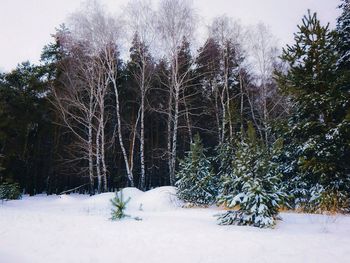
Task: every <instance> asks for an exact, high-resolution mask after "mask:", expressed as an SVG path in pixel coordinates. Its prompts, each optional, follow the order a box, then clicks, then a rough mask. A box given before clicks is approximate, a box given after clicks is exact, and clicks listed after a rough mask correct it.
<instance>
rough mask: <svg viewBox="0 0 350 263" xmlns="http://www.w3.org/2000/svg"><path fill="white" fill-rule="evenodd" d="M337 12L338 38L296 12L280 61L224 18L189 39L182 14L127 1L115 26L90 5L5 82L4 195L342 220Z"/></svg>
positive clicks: (1, 89)
mask: <svg viewBox="0 0 350 263" xmlns="http://www.w3.org/2000/svg"><path fill="white" fill-rule="evenodd" d="M339 8H340V9H341V15H340V16H339V17H338V19H337V24H336V28H335V29H332V28H330V26H329V24H327V23H326V22H327V21H320V20H319V19H318V16H317V14H316V13H313V12H312V11H310V10H305V16H304V17H303V18H301V20H300V24H299V26H298V31H297V32H295V34H294V41H293V43H291V44H289V45H287V46H285V47H284V48H283V49H280V47H279V46H278V44H277V40H276V39H275V37H274V36H273V34H272V32H271V31H270V29H269V27H268V26H266V25H264V24H262V23H260V24H257V25H254V26H246V25H243V24H241V23H240V22H239V21H236V20H235V19H234V18H231V17H229V16H226V15H223V16H219V17H216V18H215V19H213V20H212V22H211V24H210V26H209V27H208V28H207V30H206V32H205V33H198V28H199V23H200V21H199V19H198V15H197V14H196V10H195V9H194V8H193V6H192V5H191V2H189V1H184V0H161V1H160V2H159V4H158V5H157V6H156V7H153V6H152V5H151V4H149V3H148V1H137V0H135V1H130V2H129V4H128V5H127V6H126V8H125V9H124V10H123V12H122V15H121V16H120V17H115V16H113V15H111V14H109V13H108V10H105V9H104V8H103V6H101V5H100V4H99V3H98V2H97V1H88V2H85V4H84V5H83V6H82V7H81V9H79V10H76V11H75V12H74V13H72V14H71V15H70V16H69V17H68V18H67V21H66V22H65V23H64V24H61V25H57V29H56V32H52V37H53V38H52V39H53V40H52V42H51V43H47V45H46V46H45V47H43V49H42V54H41V62H40V63H39V64H32V63H31V62H29V61H27V62H23V63H21V64H19V65H18V66H17V67H16V68H15V69H14V70H12V71H10V72H2V73H0V167H1V168H0V185H2V188H1V186H0V188H1V189H5V188H8V187H10V188H11V187H15V188H17V189H18V190H19V191H20V192H21V193H24V194H29V195H36V194H39V193H46V194H48V195H50V194H60V193H62V192H79V193H89V194H90V195H94V194H97V193H102V192H111V191H115V190H117V189H121V188H124V187H127V186H131V187H137V188H139V189H141V190H149V189H153V188H155V187H158V186H167V185H170V186H177V187H178V195H179V196H180V197H181V198H182V199H183V200H185V201H188V202H191V203H195V204H199V205H203V204H204V205H205V204H211V203H214V202H218V203H220V204H225V205H227V206H228V207H235V206H236V205H237V204H239V205H240V206H241V207H243V208H244V209H247V210H249V209H252V206H254V205H257V204H255V203H254V200H258V199H256V197H257V196H258V197H259V198H261V200H258V201H256V202H258V203H259V204H260V203H264V202H265V203H266V206H267V208H266V213H272V214H273V215H274V214H277V209H278V208H277V206H278V205H280V204H283V206H286V207H289V208H293V209H294V208H295V209H302V210H303V211H311V212H317V211H323V210H326V211H336V212H339V211H341V212H348V211H349V208H350V203H349V200H350V199H349V198H350V3H349V1H348V0H343V1H342V4H341V6H340V7H339ZM23 45H25V43H23ZM240 194H242V195H240ZM242 196H245V197H246V198H243V199H242V198H241V197H242ZM240 198H241V199H240ZM238 199H239V200H238ZM253 199H254V200H253ZM277 203H278V205H277ZM234 216H237V215H234ZM221 220H222V221H221V222H222V223H223V224H226V223H230V222H231V221H230V220H235V219H232V215H230V214H225V215H223V216H222V218H221ZM259 224H260V223H259ZM262 224H270V223H269V222H262Z"/></svg>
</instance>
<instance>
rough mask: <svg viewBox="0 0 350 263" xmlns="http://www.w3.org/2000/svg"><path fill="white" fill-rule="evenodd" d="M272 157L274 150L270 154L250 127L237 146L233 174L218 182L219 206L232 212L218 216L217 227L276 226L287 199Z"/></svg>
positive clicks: (250, 126) (276, 165)
mask: <svg viewBox="0 0 350 263" xmlns="http://www.w3.org/2000/svg"><path fill="white" fill-rule="evenodd" d="M276 150H277V149H276ZM274 155H275V150H273V151H272V152H271V153H270V152H269V151H268V149H267V148H266V147H265V146H264V144H263V143H262V142H259V141H258V140H257V139H256V136H255V131H254V128H253V126H252V125H249V128H248V136H246V138H244V139H243V141H240V142H237V148H236V152H235V155H234V161H233V163H232V173H231V174H227V175H225V176H224V177H223V178H221V179H222V187H223V189H222V190H221V191H220V195H219V197H218V204H220V205H224V206H226V207H227V208H229V209H231V210H229V211H227V212H225V213H223V214H220V215H218V221H219V224H222V225H230V224H236V225H252V226H256V227H272V226H273V225H274V224H275V220H276V219H277V215H278V209H279V208H280V205H281V204H283V202H284V200H285V198H286V195H285V194H284V193H283V191H282V190H281V174H280V173H279V172H278V164H277V163H276V162H275V161H274V159H273V158H272V156H274Z"/></svg>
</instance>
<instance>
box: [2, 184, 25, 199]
mask: <svg viewBox="0 0 350 263" xmlns="http://www.w3.org/2000/svg"><path fill="white" fill-rule="evenodd" d="M21 197H22V194H21V191H20V187H19V184H18V183H9V182H4V183H2V184H1V185H0V199H1V200H16V199H20V198H21Z"/></svg>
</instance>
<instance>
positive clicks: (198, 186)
mask: <svg viewBox="0 0 350 263" xmlns="http://www.w3.org/2000/svg"><path fill="white" fill-rule="evenodd" d="M176 177H177V181H176V183H175V185H176V186H177V188H178V189H177V195H178V197H179V198H180V199H182V200H183V201H185V202H189V203H191V204H194V205H210V204H212V203H214V201H215V198H216V192H217V186H216V178H215V176H214V174H213V172H212V169H211V164H210V161H209V159H208V158H207V157H206V155H205V149H204V148H203V145H202V142H201V139H200V137H199V135H198V134H196V135H195V137H194V143H193V144H191V150H190V151H189V152H188V154H187V156H186V157H185V159H184V160H182V161H181V162H180V170H179V172H178V173H177V175H176Z"/></svg>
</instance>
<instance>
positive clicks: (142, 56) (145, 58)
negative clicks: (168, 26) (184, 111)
mask: <svg viewBox="0 0 350 263" xmlns="http://www.w3.org/2000/svg"><path fill="white" fill-rule="evenodd" d="M125 15H126V18H127V19H126V20H127V25H128V27H129V29H130V31H131V32H132V34H133V50H131V52H132V53H131V62H132V63H133V64H134V65H133V66H134V67H133V68H134V70H133V72H132V75H133V77H134V79H135V81H136V83H137V86H138V89H139V93H140V109H139V112H140V166H141V167H140V168H141V169H140V170H141V175H140V188H141V189H143V190H144V189H145V183H146V165H145V112H146V109H145V100H146V95H147V92H148V90H149V88H150V83H151V79H152V75H153V71H154V70H153V65H152V61H151V60H152V59H151V54H150V49H152V44H153V42H154V39H155V26H156V20H155V18H156V15H155V12H154V10H153V9H152V8H151V2H150V1H141V0H133V1H131V2H129V4H128V6H127V8H126V12H125Z"/></svg>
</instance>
